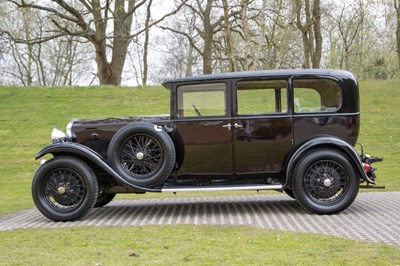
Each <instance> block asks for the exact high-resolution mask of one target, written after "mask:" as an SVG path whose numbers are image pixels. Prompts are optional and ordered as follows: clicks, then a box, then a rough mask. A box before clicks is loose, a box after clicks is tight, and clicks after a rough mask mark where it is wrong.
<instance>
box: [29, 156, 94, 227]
mask: <svg viewBox="0 0 400 266" xmlns="http://www.w3.org/2000/svg"><path fill="white" fill-rule="evenodd" d="M97 194H98V185H97V179H96V176H95V175H94V173H93V171H92V170H91V169H90V168H89V167H88V166H87V164H86V163H84V162H82V161H81V160H78V159H75V158H72V157H56V158H54V159H51V160H50V161H48V162H46V163H45V164H43V165H42V166H41V167H40V168H39V169H38V171H37V172H36V174H35V177H34V178H33V181H32V197H33V201H34V202H35V205H36V207H37V208H38V209H39V211H40V212H41V213H42V214H43V215H44V216H46V217H47V218H49V219H51V220H53V221H71V220H77V219H79V218H82V217H83V216H85V215H86V214H88V213H89V211H90V210H91V209H92V208H93V207H94V205H95V203H96V200H97Z"/></svg>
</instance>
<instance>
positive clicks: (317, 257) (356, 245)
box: [0, 225, 400, 265]
mask: <svg viewBox="0 0 400 266" xmlns="http://www.w3.org/2000/svg"><path fill="white" fill-rule="evenodd" d="M0 239H1V243H2V245H1V246H0V261H1V264H2V265H55V264H57V265H294V264H296V265H398V263H399V261H400V249H399V248H397V247H392V246H388V245H383V244H376V243H367V242H362V241H353V240H350V239H343V238H337V237H332V236H323V235H314V234H301V233H289V232H284V231H271V230H263V229H259V228H253V227H229V226H196V225H179V226H170V225H168V226H161V225H158V226H143V227H77V228H61V229H28V230H18V231H9V232H0ZM361 256H362V259H360V257H361Z"/></svg>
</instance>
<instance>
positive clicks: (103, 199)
mask: <svg viewBox="0 0 400 266" xmlns="http://www.w3.org/2000/svg"><path fill="white" fill-rule="evenodd" d="M115 196H116V194H115V193H114V194H106V193H104V186H102V185H101V184H100V185H99V193H98V195H97V200H96V204H95V205H94V207H95V208H99V207H103V206H106V205H107V204H108V203H110V202H111V201H112V200H113V199H114V198H115Z"/></svg>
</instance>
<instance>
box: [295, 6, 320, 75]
mask: <svg viewBox="0 0 400 266" xmlns="http://www.w3.org/2000/svg"><path fill="white" fill-rule="evenodd" d="M296 9H297V17H296V25H297V28H298V29H299V30H300V31H301V33H302V39H303V49H304V68H311V67H312V68H319V67H320V62H321V54H322V35H321V5H320V0H313V4H312V5H311V4H310V0H304V15H305V21H303V19H302V10H303V0H296Z"/></svg>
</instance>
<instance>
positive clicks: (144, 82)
mask: <svg viewBox="0 0 400 266" xmlns="http://www.w3.org/2000/svg"><path fill="white" fill-rule="evenodd" d="M152 3H153V0H150V1H149V3H148V4H147V14H146V21H145V31H144V45H143V78H142V85H143V86H146V85H147V73H148V70H149V65H148V62H147V59H148V58H147V57H148V49H149V38H150V36H149V31H150V27H149V24H150V18H151V4H152Z"/></svg>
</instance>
